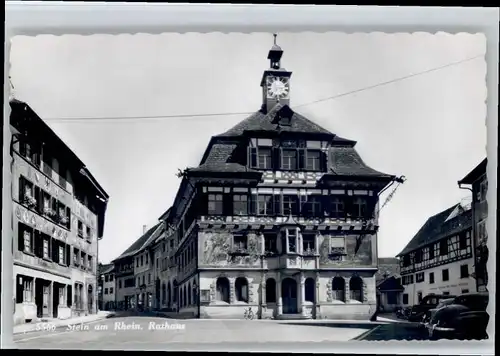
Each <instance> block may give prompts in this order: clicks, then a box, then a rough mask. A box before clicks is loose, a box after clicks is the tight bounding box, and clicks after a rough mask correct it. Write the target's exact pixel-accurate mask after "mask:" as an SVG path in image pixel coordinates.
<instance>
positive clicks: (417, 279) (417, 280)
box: [415, 272, 425, 283]
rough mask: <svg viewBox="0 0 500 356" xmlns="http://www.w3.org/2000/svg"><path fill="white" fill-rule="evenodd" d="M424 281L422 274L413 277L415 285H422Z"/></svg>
mask: <svg viewBox="0 0 500 356" xmlns="http://www.w3.org/2000/svg"><path fill="white" fill-rule="evenodd" d="M424 279H425V275H424V272H420V273H417V274H416V275H415V281H416V282H417V283H422V282H423V281H424Z"/></svg>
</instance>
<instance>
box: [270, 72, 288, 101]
mask: <svg viewBox="0 0 500 356" xmlns="http://www.w3.org/2000/svg"><path fill="white" fill-rule="evenodd" d="M289 90H290V87H289V84H288V78H282V77H269V78H267V95H269V96H270V97H272V98H276V99H280V98H285V97H286V96H288V92H289Z"/></svg>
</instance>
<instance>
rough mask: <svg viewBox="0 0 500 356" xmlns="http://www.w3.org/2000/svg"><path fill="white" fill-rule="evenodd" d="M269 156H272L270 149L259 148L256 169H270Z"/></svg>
mask: <svg viewBox="0 0 500 356" xmlns="http://www.w3.org/2000/svg"><path fill="white" fill-rule="evenodd" d="M271 156H272V151H271V149H270V148H263V147H259V149H258V161H257V168H260V169H271V167H272V164H271Z"/></svg>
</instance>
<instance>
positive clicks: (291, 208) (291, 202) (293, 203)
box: [283, 195, 298, 216]
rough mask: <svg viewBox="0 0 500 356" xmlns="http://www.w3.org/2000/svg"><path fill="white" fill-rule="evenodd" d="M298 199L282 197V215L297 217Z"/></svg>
mask: <svg viewBox="0 0 500 356" xmlns="http://www.w3.org/2000/svg"><path fill="white" fill-rule="evenodd" d="M297 200H298V197H297V196H296V195H283V215H285V216H287V215H297V213H298V204H297Z"/></svg>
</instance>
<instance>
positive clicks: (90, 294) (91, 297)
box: [87, 284, 94, 314]
mask: <svg viewBox="0 0 500 356" xmlns="http://www.w3.org/2000/svg"><path fill="white" fill-rule="evenodd" d="M93 291H94V289H93V288H92V284H89V287H88V296H87V302H88V311H89V314H92V313H93V312H94V308H93V307H92V305H93V304H94V292H93Z"/></svg>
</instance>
